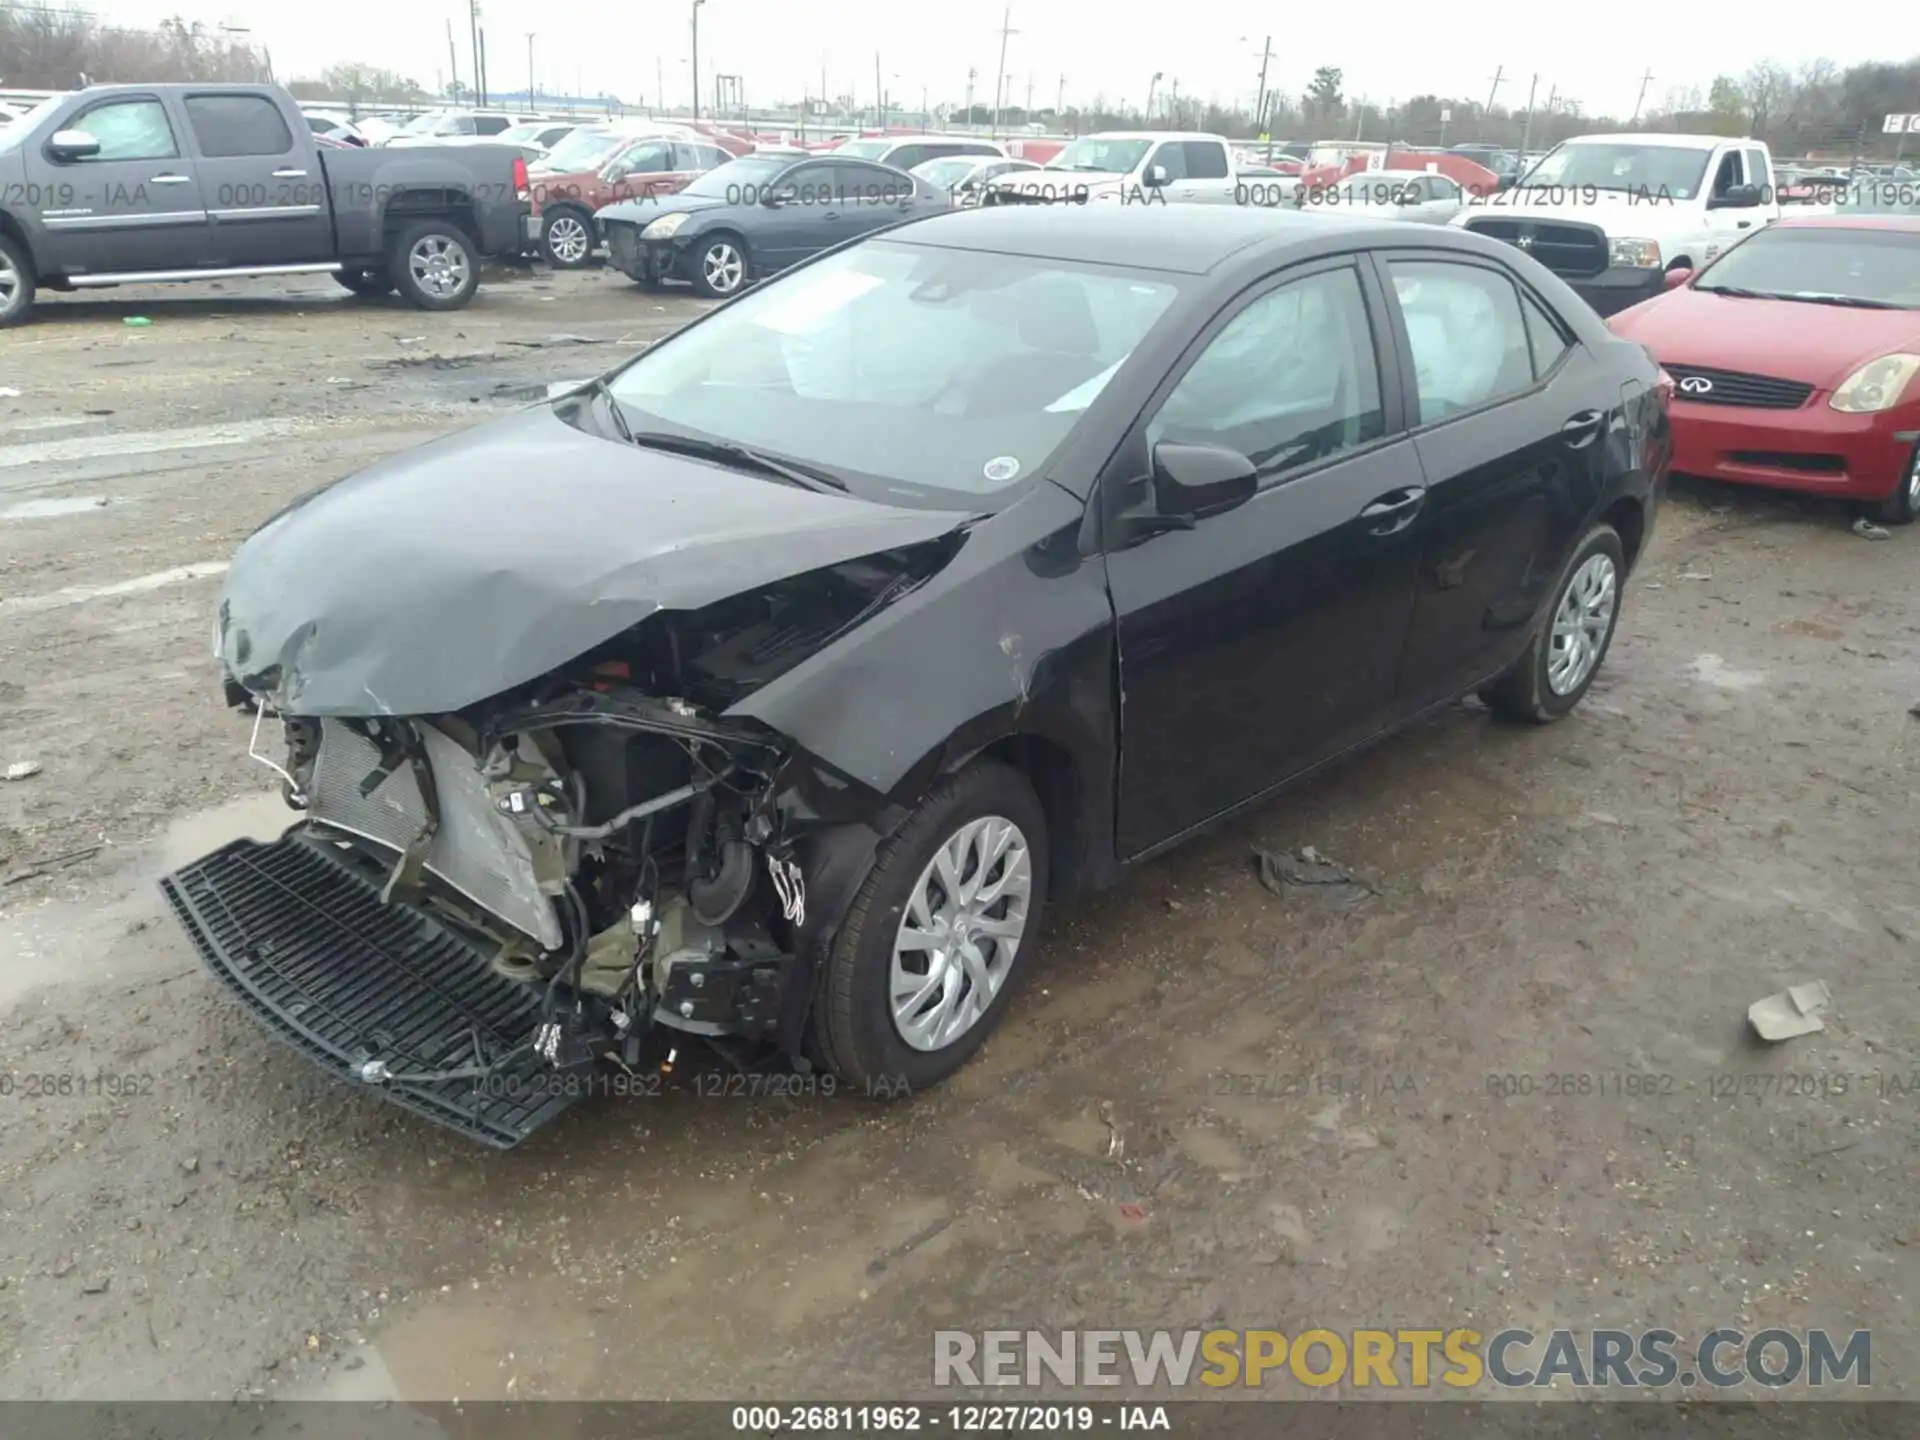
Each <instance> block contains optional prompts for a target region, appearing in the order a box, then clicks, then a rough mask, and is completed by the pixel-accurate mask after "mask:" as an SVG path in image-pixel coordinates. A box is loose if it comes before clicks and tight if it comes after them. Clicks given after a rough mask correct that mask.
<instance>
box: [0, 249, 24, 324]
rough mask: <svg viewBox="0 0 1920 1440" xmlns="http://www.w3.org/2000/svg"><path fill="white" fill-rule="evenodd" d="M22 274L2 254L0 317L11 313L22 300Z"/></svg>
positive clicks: (0, 259) (0, 258) (0, 267)
mask: <svg viewBox="0 0 1920 1440" xmlns="http://www.w3.org/2000/svg"><path fill="white" fill-rule="evenodd" d="M20 290H21V282H20V272H19V271H18V270H16V269H14V268H13V262H12V261H10V260H8V259H7V257H6V256H5V255H3V254H0V315H5V314H7V313H9V312H10V311H11V310H12V309H13V307H14V306H15V305H16V304H18V303H19V300H20Z"/></svg>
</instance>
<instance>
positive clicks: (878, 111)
mask: <svg viewBox="0 0 1920 1440" xmlns="http://www.w3.org/2000/svg"><path fill="white" fill-rule="evenodd" d="M873 114H874V128H875V129H877V130H884V129H886V128H887V87H886V85H885V83H884V82H882V80H881V79H880V52H879V51H878V50H876V51H874V52H873Z"/></svg>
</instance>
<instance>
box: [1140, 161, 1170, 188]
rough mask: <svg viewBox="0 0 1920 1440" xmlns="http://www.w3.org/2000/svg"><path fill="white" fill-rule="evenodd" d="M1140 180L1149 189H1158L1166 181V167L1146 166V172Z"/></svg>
mask: <svg viewBox="0 0 1920 1440" xmlns="http://www.w3.org/2000/svg"><path fill="white" fill-rule="evenodd" d="M1141 180H1142V183H1144V184H1145V185H1146V187H1147V188H1148V189H1149V190H1158V189H1159V188H1160V187H1161V186H1162V185H1165V184H1166V183H1167V167H1166V166H1164V165H1149V166H1148V167H1147V173H1146V174H1145V175H1143V176H1142V177H1141Z"/></svg>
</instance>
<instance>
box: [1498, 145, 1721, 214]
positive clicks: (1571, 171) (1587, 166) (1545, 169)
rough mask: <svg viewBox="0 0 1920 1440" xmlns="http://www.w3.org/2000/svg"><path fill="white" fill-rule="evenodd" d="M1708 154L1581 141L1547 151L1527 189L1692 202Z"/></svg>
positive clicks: (1530, 175) (1689, 149)
mask: <svg viewBox="0 0 1920 1440" xmlns="http://www.w3.org/2000/svg"><path fill="white" fill-rule="evenodd" d="M1712 156H1713V152H1712V151H1711V150H1703V149H1699V148H1697V147H1695V146H1692V145H1633V144H1621V145H1614V144H1606V143H1601V142H1596V141H1583V142H1581V143H1580V144H1577V145H1575V144H1567V145H1562V146H1560V147H1559V148H1558V149H1555V150H1550V151H1548V152H1547V154H1546V156H1545V157H1544V158H1543V159H1542V160H1541V161H1540V163H1539V164H1538V165H1536V166H1534V167H1533V169H1532V170H1530V171H1528V172H1527V176H1526V183H1527V185H1528V186H1529V187H1532V186H1536V185H1555V186H1567V187H1570V188H1573V189H1577V190H1624V191H1631V192H1633V193H1634V194H1640V193H1642V192H1644V193H1646V194H1648V195H1653V196H1665V197H1667V198H1670V199H1674V200H1691V199H1692V198H1693V197H1694V196H1695V195H1698V194H1699V193H1700V181H1701V179H1702V178H1703V177H1704V176H1705V175H1706V173H1707V161H1708V160H1709V159H1711V158H1712Z"/></svg>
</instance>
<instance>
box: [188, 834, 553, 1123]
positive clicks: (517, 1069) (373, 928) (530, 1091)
mask: <svg viewBox="0 0 1920 1440" xmlns="http://www.w3.org/2000/svg"><path fill="white" fill-rule="evenodd" d="M160 889H161V891H162V893H163V894H165V896H166V897H167V902H168V903H169V904H170V905H171V906H172V907H173V912H174V914H175V916H176V917H178V919H179V921H180V923H181V925H183V926H184V927H185V928H186V931H187V933H188V935H190V936H191V937H192V938H193V943H194V945H195V946H196V947H197V948H198V949H199V951H200V957H201V959H203V960H204V961H206V964H207V968H208V969H209V970H211V971H212V972H213V974H214V976H215V978H216V979H218V980H219V981H220V982H221V983H222V984H223V985H225V986H226V987H227V988H228V989H230V990H232V991H233V992H234V994H236V995H237V996H239V998H240V1001H241V1003H242V1004H244V1005H245V1006H246V1007H247V1008H248V1009H249V1010H251V1011H252V1012H253V1013H254V1015H255V1016H256V1017H258V1019H259V1020H260V1021H261V1022H262V1023H263V1024H264V1025H265V1026H266V1027H267V1029H268V1031H269V1032H270V1033H271V1034H272V1035H273V1036H274V1037H275V1038H276V1039H278V1040H281V1041H283V1042H284V1043H286V1044H288V1045H291V1046H292V1047H293V1048H294V1049H296V1050H298V1051H299V1052H300V1053H301V1054H303V1055H305V1056H306V1057H307V1058H308V1059H309V1060H312V1061H314V1062H315V1063H316V1064H318V1065H319V1066H320V1067H321V1068H322V1069H323V1070H326V1071H327V1072H328V1073H330V1074H332V1075H334V1076H336V1077H337V1078H339V1079H341V1080H344V1081H347V1082H348V1083H349V1084H351V1085H353V1086H354V1088H356V1089H358V1090H361V1091H371V1092H373V1093H375V1094H377V1095H379V1096H380V1097H381V1098H382V1099H386V1100H390V1101H392V1102H393V1103H394V1104H396V1105H400V1106H403V1107H405V1108H406V1109H408V1110H411V1111H413V1112H414V1113H415V1114H416V1115H424V1116H425V1117H426V1118H427V1119H429V1120H435V1121H438V1122H439V1123H440V1124H442V1125H445V1126H447V1127H449V1128H450V1129H453V1130H457V1131H459V1132H460V1133H461V1134H462V1135H465V1136H467V1137H468V1138H469V1139H472V1140H478V1141H480V1142H481V1143H482V1144H486V1145H490V1146H493V1147H494V1148H496V1149H500V1150H505V1149H510V1148H511V1147H513V1146H514V1145H517V1144H518V1143H519V1142H520V1141H522V1140H524V1139H526V1138H527V1136H529V1135H531V1134H532V1133H533V1132H534V1131H535V1130H538V1129H539V1128H541V1127H542V1126H543V1125H545V1124H547V1123H548V1122H549V1121H551V1120H553V1119H554V1118H555V1117H556V1116H558V1115H559V1114H560V1113H561V1112H562V1111H564V1110H566V1109H567V1108H568V1107H569V1106H571V1105H573V1104H574V1103H575V1101H576V1100H577V1099H578V1098H579V1096H580V1095H581V1094H583V1093H585V1091H586V1090H588V1089H590V1088H591V1087H588V1086H581V1085H575V1086H568V1085H565V1084H564V1083H560V1082H563V1081H564V1080H565V1078H566V1076H565V1075H564V1073H562V1072H559V1071H556V1070H555V1069H554V1068H553V1066H552V1065H551V1064H549V1063H548V1062H547V1061H545V1060H542V1059H541V1058H539V1057H538V1056H537V1055H535V1054H534V1053H533V1051H532V1049H531V1048H530V1045H529V1042H530V1040H531V1038H532V1036H533V1033H534V1030H535V1027H536V1026H537V1025H538V1023H539V1019H540V999H541V997H540V994H539V992H538V991H536V990H535V989H534V988H533V987H531V986H526V985H521V984H517V983H515V982H514V981H511V980H508V979H505V978H503V977H502V976H500V975H497V974H495V973H494V972H493V970H492V969H491V968H490V967H489V966H488V964H487V962H486V960H485V959H484V958H483V957H482V956H481V954H480V953H479V952H478V951H477V950H475V949H474V948H473V947H472V946H470V945H468V944H467V943H466V942H465V941H464V940H462V939H460V938H458V937H457V936H455V935H454V934H452V933H451V932H449V931H448V930H446V929H444V928H443V927H442V926H440V925H439V924H437V923H435V922H434V921H433V920H432V919H430V918H428V917H427V916H425V915H423V914H421V913H419V912H418V911H415V910H411V909H408V908H406V907H404V906H396V905H386V904H382V903H381V900H380V896H379V891H378V889H377V888H376V886H375V884H374V883H373V882H372V881H370V880H369V879H367V878H366V877H365V876H363V875H362V874H360V873H359V872H357V871H356V870H354V869H352V868H350V866H349V864H348V863H347V862H346V861H344V860H343V859H340V858H337V857H336V856H335V854H334V853H333V852H332V851H331V850H330V849H329V848H328V847H326V846H325V845H323V844H318V843H315V842H313V841H310V840H304V839H296V838H288V839H283V840H279V841H275V842H274V843H272V844H268V845H262V844H259V843H257V842H255V841H252V840H238V841H235V842H234V843H233V844H231V845H228V846H226V847H225V848H224V849H220V850H216V851H214V852H213V853H212V854H211V855H207V856H204V857H203V858H201V859H199V860H196V861H195V862H194V863H193V864H191V865H189V866H187V867H186V868H184V869H182V870H178V871H176V872H175V873H173V874H172V875H169V876H167V877H166V878H165V879H163V880H162V881H161V882H160ZM488 1066H491V1067H492V1068H491V1069H490V1070H489V1073H488V1074H486V1075H485V1076H484V1077H480V1078H475V1077H472V1076H468V1077H466V1078H447V1079H439V1080H434V1079H422V1080H416V1081H409V1079H408V1077H409V1076H410V1075H417V1076H430V1075H433V1074H436V1073H444V1072H447V1071H465V1070H471V1069H474V1068H476V1067H488ZM369 1073H371V1074H372V1075H373V1076H375V1077H380V1076H384V1077H385V1078H384V1079H381V1080H378V1081H377V1083H376V1081H375V1080H371V1079H369Z"/></svg>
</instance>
